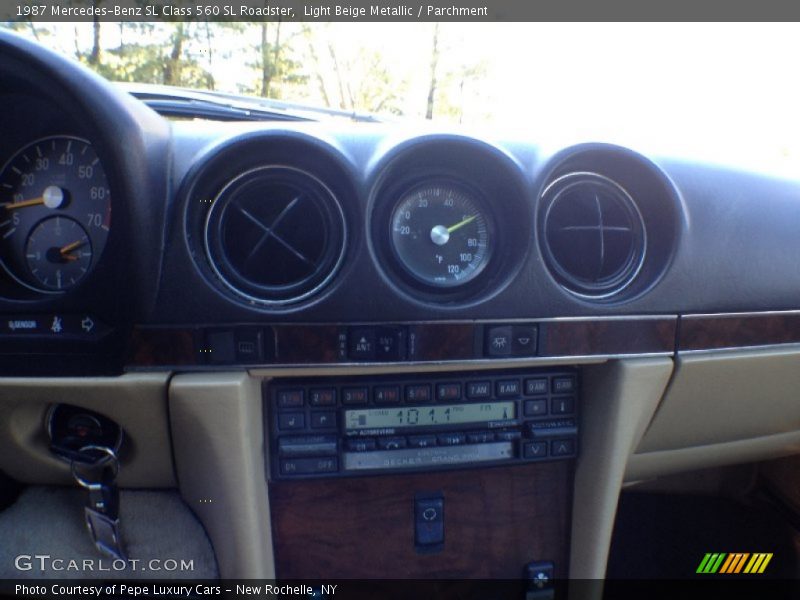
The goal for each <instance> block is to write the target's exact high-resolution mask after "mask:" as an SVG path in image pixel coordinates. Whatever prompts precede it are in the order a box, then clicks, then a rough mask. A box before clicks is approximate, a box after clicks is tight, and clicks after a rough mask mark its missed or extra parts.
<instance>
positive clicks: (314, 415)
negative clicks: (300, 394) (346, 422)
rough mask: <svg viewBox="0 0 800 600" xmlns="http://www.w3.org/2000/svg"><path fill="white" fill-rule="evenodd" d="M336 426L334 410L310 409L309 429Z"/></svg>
mask: <svg viewBox="0 0 800 600" xmlns="http://www.w3.org/2000/svg"><path fill="white" fill-rule="evenodd" d="M330 427H336V413H335V412H334V411H332V410H331V411H312V412H311V429H328V428H330Z"/></svg>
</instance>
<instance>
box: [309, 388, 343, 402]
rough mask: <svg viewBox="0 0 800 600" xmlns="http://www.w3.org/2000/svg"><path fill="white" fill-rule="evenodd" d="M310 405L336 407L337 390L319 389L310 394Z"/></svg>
mask: <svg viewBox="0 0 800 600" xmlns="http://www.w3.org/2000/svg"><path fill="white" fill-rule="evenodd" d="M308 403H309V404H310V405H311V406H336V390H335V389H333V388H318V389H314V390H311V391H310V392H309V393H308Z"/></svg>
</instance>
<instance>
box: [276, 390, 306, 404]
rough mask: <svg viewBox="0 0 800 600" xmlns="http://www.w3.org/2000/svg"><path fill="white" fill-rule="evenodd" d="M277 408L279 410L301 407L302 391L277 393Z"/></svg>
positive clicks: (281, 391)
mask: <svg viewBox="0 0 800 600" xmlns="http://www.w3.org/2000/svg"><path fill="white" fill-rule="evenodd" d="M278 406H279V407H281V408H299V407H301V406H303V390H280V391H278Z"/></svg>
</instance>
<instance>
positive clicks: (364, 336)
mask: <svg viewBox="0 0 800 600" xmlns="http://www.w3.org/2000/svg"><path fill="white" fill-rule="evenodd" d="M348 339H349V343H350V347H349V354H350V358H354V359H356V360H375V329H374V328H372V327H354V328H351V329H350V332H349V335H348Z"/></svg>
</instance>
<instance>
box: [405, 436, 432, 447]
mask: <svg viewBox="0 0 800 600" xmlns="http://www.w3.org/2000/svg"><path fill="white" fill-rule="evenodd" d="M408 445H409V446H410V447H411V448H430V447H431V446H435V445H436V436H435V435H410V436H408Z"/></svg>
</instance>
